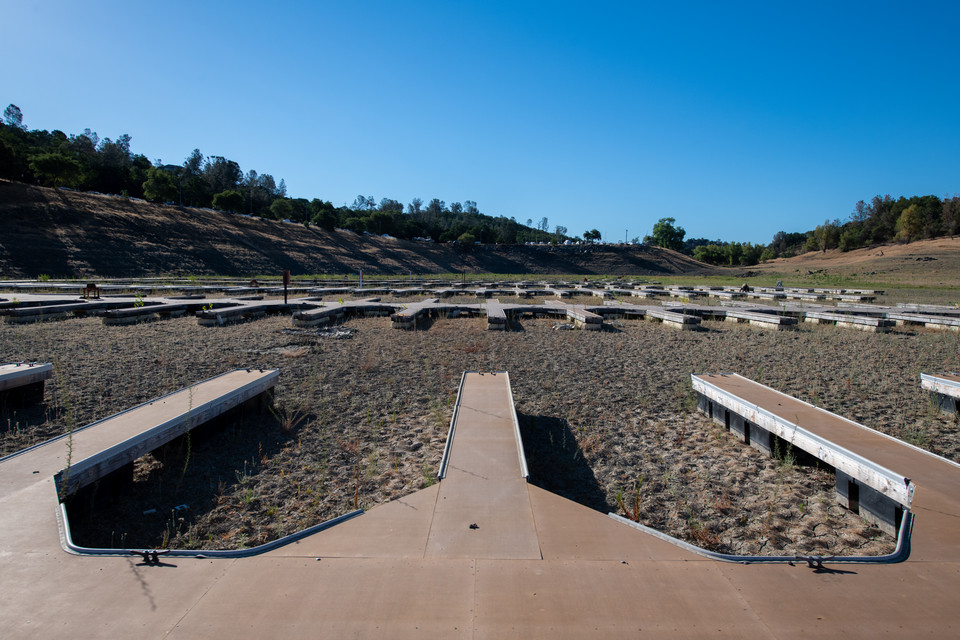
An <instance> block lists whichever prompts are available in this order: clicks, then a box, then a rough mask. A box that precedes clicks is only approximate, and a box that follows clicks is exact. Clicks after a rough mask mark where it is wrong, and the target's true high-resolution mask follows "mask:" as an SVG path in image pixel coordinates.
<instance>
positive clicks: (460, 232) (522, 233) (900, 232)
mask: <svg viewBox="0 0 960 640" xmlns="http://www.w3.org/2000/svg"><path fill="white" fill-rule="evenodd" d="M130 142H131V137H130V136H129V135H127V134H123V135H121V136H119V137H118V138H117V139H116V140H111V139H110V138H102V139H101V138H100V137H99V136H98V135H97V133H96V132H94V131H91V130H90V129H85V130H84V131H83V133H80V134H76V135H67V134H65V133H64V132H62V131H59V130H54V131H45V130H28V129H27V128H26V127H25V126H24V125H23V114H22V112H21V111H20V109H19V108H18V107H17V106H16V105H13V104H11V105H9V106H8V107H7V108H6V109H5V110H4V112H3V118H2V122H0V177H2V178H7V179H11V180H18V181H21V182H27V183H32V184H40V185H44V186H51V187H68V188H72V189H78V190H83V191H94V192H101V193H108V194H117V195H121V196H126V197H134V198H143V199H146V200H149V201H151V202H166V203H174V204H179V205H181V206H189V207H206V208H213V209H216V210H219V211H224V212H229V213H235V214H248V215H254V216H260V217H264V218H270V219H274V220H288V221H290V222H295V223H302V224H306V225H310V224H313V225H316V226H319V227H323V228H325V229H329V230H333V229H337V228H343V229H349V230H351V231H354V232H356V233H368V234H376V235H389V236H393V237H397V238H404V239H422V240H429V241H434V242H451V241H457V242H460V243H462V244H473V243H475V242H480V243H488V244H493V243H499V244H518V243H519V244H522V243H526V242H538V243H559V242H564V241H567V240H580V239H581V238H580V237H579V236H577V237H571V236H568V235H567V228H566V227H564V226H562V225H555V226H554V227H553V228H552V229H551V226H550V222H549V220H548V219H547V218H546V217H543V218H541V219H540V220H539V221H537V222H534V220H532V219H528V220H526V224H523V223H520V222H518V221H517V220H516V219H515V218H507V217H505V216H492V215H488V214H484V213H481V211H480V209H479V208H478V207H477V203H476V202H475V201H472V200H465V201H464V202H462V203H461V202H453V203H451V204H450V205H449V206H448V205H447V204H446V203H445V202H444V201H443V200H440V199H439V198H433V199H431V200H429V201H428V202H426V203H424V201H423V200H421V199H420V198H414V199H413V200H412V201H411V202H409V203H408V204H406V205H404V204H402V203H401V202H399V201H397V200H393V199H391V198H382V199H380V200H379V201H378V200H376V199H375V198H374V197H373V196H364V195H358V196H357V197H356V199H355V200H354V201H353V203H352V204H350V205H343V206H334V205H333V203H331V202H330V201H327V200H322V199H319V198H313V199H311V200H308V199H306V198H289V197H287V193H286V184H285V183H284V181H283V180H282V179H281V180H279V181H277V180H275V179H274V177H273V176H272V175H270V174H268V173H262V174H260V173H257V172H256V171H254V170H252V169H251V170H249V171H247V172H246V173H244V172H243V171H242V170H241V168H240V165H239V164H237V163H236V162H234V161H233V160H230V159H227V158H224V157H222V156H204V155H203V154H202V153H201V152H200V150H199V149H194V150H193V152H192V153H190V155H189V156H188V157H187V158H186V159H185V160H184V162H183V163H182V164H164V163H163V162H162V161H160V160H157V161H156V162H151V161H150V160H149V159H147V158H146V156H143V155H140V154H134V153H132V152H131V150H130ZM958 230H960V197H956V196H955V197H953V198H946V199H943V200H941V199H940V198H938V197H937V196H932V195H931V196H913V197H910V198H905V197H900V198H897V199H893V198H891V197H890V196H876V197H874V198H873V199H872V200H871V201H870V202H869V203H867V202H865V201H863V200H861V201H860V202H858V203H857V204H856V205H855V206H854V210H853V212H852V213H851V214H850V216H849V217H848V219H846V220H843V221H841V220H839V219H835V220H833V221H832V222H831V221H829V220H825V221H824V223H823V224H822V225H818V226H817V227H816V228H815V229H813V230H810V231H806V232H799V233H788V232H785V231H778V232H777V233H776V234H775V235H774V237H773V240H772V241H771V242H770V243H769V244H767V245H763V244H752V243H750V242H743V243H741V242H725V241H722V240H709V239H707V238H686V231H685V230H684V229H683V227H680V226H678V225H677V224H676V219H675V218H661V219H660V220H659V221H658V222H657V223H655V224H654V225H653V230H652V232H651V234H650V235H648V236H646V237H644V239H643V241H644V242H645V243H646V244H648V245H653V246H660V247H664V248H667V249H674V250H676V251H680V252H683V253H685V254H687V255H690V256H692V257H693V258H695V259H696V260H699V261H701V262H705V263H708V264H714V265H730V266H738V265H746V266H749V265H753V264H757V263H758V262H761V261H764V260H770V259H773V258H777V257H790V256H793V255H797V254H799V253H803V252H807V251H826V250H828V249H834V248H837V249H840V250H841V251H849V250H851V249H856V248H859V247H863V246H867V245H870V244H879V243H884V242H911V241H913V240H919V239H922V238H933V237H938V236H942V235H954V234H956V233H957V232H958ZM582 240H583V241H584V242H588V243H591V242H600V241H601V236H600V232H599V231H597V230H596V229H589V230H587V231H584V233H583V237H582ZM638 241H639V239H638V238H637V239H634V242H638Z"/></svg>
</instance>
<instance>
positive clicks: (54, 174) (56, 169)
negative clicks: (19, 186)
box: [30, 153, 83, 187]
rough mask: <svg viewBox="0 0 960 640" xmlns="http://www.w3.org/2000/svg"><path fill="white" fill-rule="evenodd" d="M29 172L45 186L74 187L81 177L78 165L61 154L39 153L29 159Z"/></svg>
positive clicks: (81, 172) (81, 168) (80, 168)
mask: <svg viewBox="0 0 960 640" xmlns="http://www.w3.org/2000/svg"><path fill="white" fill-rule="evenodd" d="M30 170H31V171H33V173H34V175H36V176H37V177H38V178H40V179H41V180H42V181H43V182H44V183H45V184H47V185H53V186H55V187H62V186H67V185H69V186H73V187H75V186H76V185H77V183H78V182H80V178H81V177H82V176H83V167H81V166H80V163H79V162H77V161H76V160H74V159H73V158H71V157H69V156H65V155H63V154H62V153H40V154H37V155H35V156H31V157H30Z"/></svg>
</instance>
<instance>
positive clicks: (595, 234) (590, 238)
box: [583, 229, 600, 242]
mask: <svg viewBox="0 0 960 640" xmlns="http://www.w3.org/2000/svg"><path fill="white" fill-rule="evenodd" d="M583 239H584V240H586V241H587V242H600V232H599V231H597V230H596V229H590V230H589V231H584V232H583Z"/></svg>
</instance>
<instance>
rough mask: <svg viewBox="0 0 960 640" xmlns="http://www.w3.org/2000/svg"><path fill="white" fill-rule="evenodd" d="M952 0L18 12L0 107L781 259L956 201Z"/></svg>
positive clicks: (358, 182) (261, 164) (326, 176)
mask: <svg viewBox="0 0 960 640" xmlns="http://www.w3.org/2000/svg"><path fill="white" fill-rule="evenodd" d="M958 7H960V4H958V3H954V2H943V1H939V2H925V1H923V0H920V1H918V2H912V3H907V2H902V1H898V2H884V1H874V2H836V1H832V2H816V1H813V2H790V3H786V2H771V1H769V0H767V1H764V2H749V3H738V2H683V3H679V2H677V3H663V2H639V1H638V2H603V1H597V2H584V1H581V2H565V1H562V0H554V1H551V2H523V1H522V0H512V1H499V0H482V1H477V2H457V1H455V0H430V1H417V0H405V1H399V0H398V1H394V2H365V1H363V0H356V1H343V0H340V1H337V2H321V1H317V2H284V1H282V0H281V1H278V2H273V3H261V2H248V1H246V0H239V1H233V2H182V1H179V0H173V1H166V2H161V3H156V2H151V3H141V2H130V1H129V0H124V1H112V0H111V1H97V0H92V1H91V2H76V1H73V0H17V1H15V2H14V1H11V2H7V3H5V7H4V8H3V10H2V13H0V15H2V20H0V59H2V60H3V64H2V66H0V103H2V104H0V108H3V107H5V106H6V104H9V103H13V104H16V105H18V106H19V107H20V108H21V110H22V111H23V114H24V124H25V125H26V126H27V127H28V128H30V129H60V130H62V131H65V132H66V133H68V134H76V133H80V132H82V131H83V129H84V128H87V127H89V128H90V129H92V130H94V131H96V132H97V133H98V134H99V135H100V137H101V138H103V137H109V138H113V139H115V138H116V137H117V136H119V135H120V134H123V133H128V134H130V135H131V136H132V137H133V143H132V150H133V151H134V152H135V153H143V154H145V155H146V156H148V157H149V158H150V159H151V160H156V159H158V158H160V159H162V160H163V161H164V162H165V163H177V164H179V163H181V162H183V160H184V159H185V158H186V157H187V155H189V153H190V152H191V150H193V149H194V148H195V147H196V148H199V149H200V150H201V151H202V152H203V153H204V154H205V155H222V156H226V157H227V158H230V159H232V160H235V161H236V162H238V163H239V164H240V166H241V168H242V169H243V170H244V171H247V170H249V169H255V170H257V171H258V172H260V173H270V174H272V175H273V176H274V177H275V178H276V179H278V180H279V179H280V178H283V179H285V180H286V183H287V186H288V193H289V195H291V196H292V197H306V198H313V197H320V198H322V199H324V200H331V201H332V202H333V203H334V204H337V205H340V204H349V203H352V202H353V200H354V198H355V197H356V196H357V195H359V194H362V195H365V196H367V195H370V196H374V197H375V198H376V199H377V200H378V201H379V200H380V198H383V197H389V198H393V199H396V200H399V201H401V202H403V203H404V204H406V203H409V202H410V201H411V199H413V198H414V197H420V198H422V199H423V200H424V201H428V200H429V199H431V198H434V197H436V198H440V199H441V200H444V201H445V202H446V203H447V204H450V203H451V202H455V201H459V202H462V201H464V200H475V201H476V202H477V203H478V206H479V208H480V210H481V211H483V212H484V213H489V214H493V215H505V216H507V217H515V218H516V219H517V220H518V221H520V222H526V220H527V219H528V218H532V219H533V220H534V221H538V220H540V218H542V217H544V216H546V217H547V218H548V219H549V221H550V226H551V228H552V227H553V226H554V225H557V224H560V225H564V226H566V227H568V229H569V232H570V233H571V234H580V233H582V232H583V231H584V230H585V229H590V228H594V227H596V228H597V229H599V230H600V231H601V232H602V234H603V237H604V239H612V240H622V239H623V238H624V235H625V232H626V233H627V235H628V236H629V237H630V238H633V237H635V236H641V237H642V236H643V235H645V234H648V233H650V231H651V228H652V226H653V223H654V222H655V221H656V220H658V219H659V218H661V217H667V216H671V217H674V218H676V220H677V223H678V224H679V225H680V226H682V227H684V228H685V229H686V231H687V237H707V238H711V239H714V238H721V239H724V240H739V241H750V242H762V243H767V242H769V241H770V240H771V238H772V236H773V234H774V233H775V232H776V231H778V230H781V229H782V230H785V231H805V230H808V229H811V228H813V227H814V226H816V225H817V224H819V223H822V222H823V221H824V220H825V219H831V220H832V219H834V218H841V219H845V218H846V217H847V216H848V215H849V214H850V212H851V211H852V210H853V207H854V204H855V203H856V201H857V200H860V199H865V200H869V199H870V198H871V197H872V196H874V195H876V194H890V195H893V196H895V197H896V196H899V195H906V196H910V195H926V194H934V195H937V196H940V197H944V196H953V195H956V194H958V193H960V115H958V114H960V106H958V105H960V68H958V67H960V48H958V46H957V25H958V23H960V8H958Z"/></svg>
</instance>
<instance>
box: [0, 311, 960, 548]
mask: <svg viewBox="0 0 960 640" xmlns="http://www.w3.org/2000/svg"><path fill="white" fill-rule="evenodd" d="M389 324H390V323H389V320H387V319H386V318H366V319H354V320H349V321H347V322H346V323H345V324H344V325H341V326H340V327H338V328H341V329H349V330H351V331H352V336H351V337H348V338H341V339H337V338H333V337H329V336H325V335H322V332H321V335H318V334H316V333H314V332H313V331H291V330H290V320H289V317H269V318H266V319H263V320H259V321H255V322H250V323H246V324H241V325H235V326H227V327H222V328H204V327H199V326H197V324H196V321H195V320H194V319H192V318H184V319H177V320H169V321H160V322H154V323H150V324H144V325H138V326H133V327H105V326H103V325H102V324H101V323H100V321H99V319H96V318H89V319H72V320H67V321H62V322H54V323H46V324H38V325H25V326H9V325H3V326H0V361H5V360H11V359H21V360H43V361H52V362H54V365H55V371H56V377H55V379H54V380H53V381H51V382H50V383H48V389H47V396H46V403H45V405H44V406H42V407H40V408H36V409H32V410H26V411H20V412H16V413H14V412H11V411H7V412H5V413H4V414H3V416H2V420H3V424H2V425H0V453H10V452H13V451H15V450H18V449H20V448H22V447H24V446H27V445H29V444H31V443H34V442H38V441H41V440H44V439H46V438H49V437H51V436H53V435H56V434H58V433H62V432H64V431H65V430H66V429H68V428H69V426H70V425H74V426H80V425H83V424H87V423H89V422H91V421H93V420H95V419H97V418H101V417H104V416H107V415H110V414H112V413H115V412H117V411H120V410H122V409H125V408H127V407H130V406H132V405H134V404H137V403H140V402H143V401H146V400H148V399H150V398H153V397H156V396H158V395H160V394H163V393H166V392H168V391H171V390H174V389H177V388H180V387H183V386H185V385H187V384H189V383H192V382H196V381H199V380H202V379H204V378H207V377H210V376H212V375H216V374H218V373H221V372H223V371H226V370H228V369H231V368H234V367H275V368H279V369H280V370H281V382H280V386H279V388H278V391H277V396H276V402H275V406H276V408H275V411H274V412H273V413H272V414H269V415H264V416H253V417H250V416H248V418H247V419H246V420H245V421H244V422H240V423H237V424H234V425H232V426H229V427H228V428H226V429H225V431H224V432H223V433H222V435H218V436H216V437H211V438H206V439H200V438H198V439H197V441H196V442H191V441H189V440H184V441H181V442H179V443H178V444H176V445H173V446H169V447H166V448H165V449H163V450H161V451H160V452H157V454H156V455H151V456H146V457H145V458H143V459H141V460H140V461H139V463H138V466H137V475H136V481H135V483H134V487H133V488H132V489H130V490H127V491H125V492H124V495H123V496H122V497H121V498H118V499H113V498H111V497H110V496H107V495H100V496H96V495H95V496H94V500H93V503H92V505H89V504H85V505H83V508H82V509H76V510H75V512H76V513H75V515H74V516H73V517H74V523H73V524H74V528H75V537H76V539H77V542H78V543H80V544H87V545H91V546H138V547H157V546H167V545H168V544H169V545H171V546H176V547H193V548H196V547H206V548H227V547H239V546H253V545H257V544H261V543H263V542H266V541H268V540H271V539H275V538H277V537H279V536H282V535H285V534H289V533H292V532H294V531H297V530H299V529H303V528H305V527H308V526H310V525H313V524H316V523H318V522H322V521H324V520H326V519H329V518H331V517H334V516H336V515H339V514H341V513H344V512H347V511H350V510H352V509H353V508H354V507H355V506H359V507H360V508H370V507H372V506H375V505H376V504H380V503H383V502H386V501H389V500H392V499H395V498H397V497H400V496H402V495H405V494H408V493H410V492H413V491H416V490H418V489H420V488H422V487H424V486H426V485H428V484H431V483H433V482H434V481H435V479H434V473H435V470H436V468H437V463H438V462H439V458H440V455H441V452H442V448H443V443H444V439H445V437H446V431H447V427H448V421H449V419H450V414H451V409H452V404H453V402H454V399H455V394H456V390H457V384H458V382H459V379H460V374H461V372H462V371H464V370H476V369H482V370H507V371H509V372H510V375H511V379H512V381H513V387H514V388H513V390H514V395H515V399H516V405H517V410H518V412H519V414H520V423H521V428H522V432H523V436H524V442H525V446H526V451H527V455H528V458H529V460H530V466H531V472H532V481H533V482H534V483H536V484H538V485H540V486H543V487H545V488H547V489H549V490H552V491H555V492H557V493H560V494H561V495H565V496H567V497H569V498H571V499H574V500H577V501H579V502H581V503H583V504H586V505H588V506H590V507H592V508H595V509H599V510H602V511H617V510H620V511H621V513H623V512H627V513H629V514H634V515H636V516H637V517H638V518H639V520H640V521H641V522H643V523H645V524H648V525H650V526H653V527H656V528H658V529H660V530H663V531H666V532H668V533H670V534H672V535H675V536H678V537H681V538H685V539H688V540H691V541H694V542H696V543H697V544H700V545H702V546H705V547H709V548H712V549H717V550H723V551H727V552H732V553H759V554H781V553H818V554H836V553H846V554H851V553H854V554H871V553H874V554H876V553H884V552H888V551H889V550H891V549H892V546H893V540H892V538H890V537H889V536H886V535H884V534H882V533H881V532H880V531H879V530H878V529H877V528H875V527H872V526H868V525H867V524H865V523H864V522H863V521H862V520H860V519H859V518H858V517H857V516H855V515H853V514H851V513H849V512H847V511H846V510H844V509H843V508H841V507H839V506H838V505H836V504H835V503H834V500H833V480H832V474H831V473H829V472H826V471H822V470H817V469H812V468H807V467H798V466H797V465H796V464H794V463H793V461H792V459H791V456H790V455H789V452H782V455H781V459H779V460H778V459H771V458H769V457H766V456H764V455H762V454H760V453H759V452H757V451H755V450H754V449H752V448H750V447H746V446H743V445H741V444H740V443H738V442H737V441H736V440H734V439H733V437H732V436H730V435H728V434H727V433H725V432H724V431H723V430H722V429H721V428H719V427H718V426H716V425H714V424H713V423H712V422H711V421H710V420H708V419H706V418H705V417H704V416H703V415H701V414H699V413H697V412H696V411H695V403H694V398H693V396H692V393H691V390H690V384H689V375H690V373H693V372H720V371H735V372H738V373H740V374H742V375H744V376H747V377H750V378H753V379H757V380H760V381H762V382H763V383H765V384H768V385H771V386H773V387H774V388H776V389H779V390H781V391H784V392H786V393H789V394H792V395H795V396H797V397H800V398H802V399H804V400H807V401H810V402H812V403H814V404H816V405H819V406H822V407H824V408H826V409H829V410H831V411H835V412H838V413H840V414H841V415H844V416H847V417H850V418H852V419H854V420H857V421H859V422H862V423H864V424H866V425H868V426H871V427H873V428H876V429H879V430H882V431H884V432H886V433H889V434H892V435H895V436H897V437H900V438H903V439H905V440H907V441H909V442H912V443H914V444H917V445H919V446H921V447H925V448H927V449H929V450H931V451H934V452H936V453H939V454H941V455H944V456H946V457H948V458H951V459H954V460H958V461H960V433H958V425H957V423H956V421H955V419H954V416H952V415H950V414H939V413H937V412H936V410H935V408H934V406H933V405H932V404H931V402H930V401H929V399H928V398H927V397H926V396H925V395H924V393H922V391H921V389H920V385H919V374H920V372H921V371H943V370H951V369H953V370H956V369H960V349H958V344H960V343H958V336H957V335H956V334H953V333H938V332H934V331H931V330H926V329H910V330H896V331H894V332H893V333H890V334H886V335H875V334H868V333H861V332H857V331H851V330H845V329H837V328H834V327H829V326H813V327H807V326H802V327H801V328H800V329H799V330H797V331H793V332H766V331H761V330H757V329H754V328H751V327H748V326H743V325H729V324H726V323H719V322H708V323H705V325H704V327H705V328H704V329H703V330H701V331H696V332H676V331H673V330H670V329H667V328H664V327H663V326H661V325H658V324H653V323H644V322H635V321H621V322H618V323H613V324H612V325H611V326H610V327H609V329H608V330H605V331H603V332H599V333H593V332H581V331H558V330H555V329H554V324H555V322H554V321H552V320H547V319H542V320H523V321H522V322H521V323H520V324H519V325H518V326H516V327H514V330H513V331H509V332H505V333H498V332H488V331H485V330H484V328H485V321H483V320H478V319H441V320H437V321H436V322H434V323H433V325H432V326H431V327H429V329H427V330H424V331H416V332H405V331H396V330H393V329H391V328H390V326H389ZM618 498H619V500H618ZM179 505H187V507H186V508H185V509H181V510H175V507H177V506H179ZM621 505H622V506H621ZM151 510H154V511H151ZM144 512H147V513H144ZM634 512H635V513H634Z"/></svg>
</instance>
